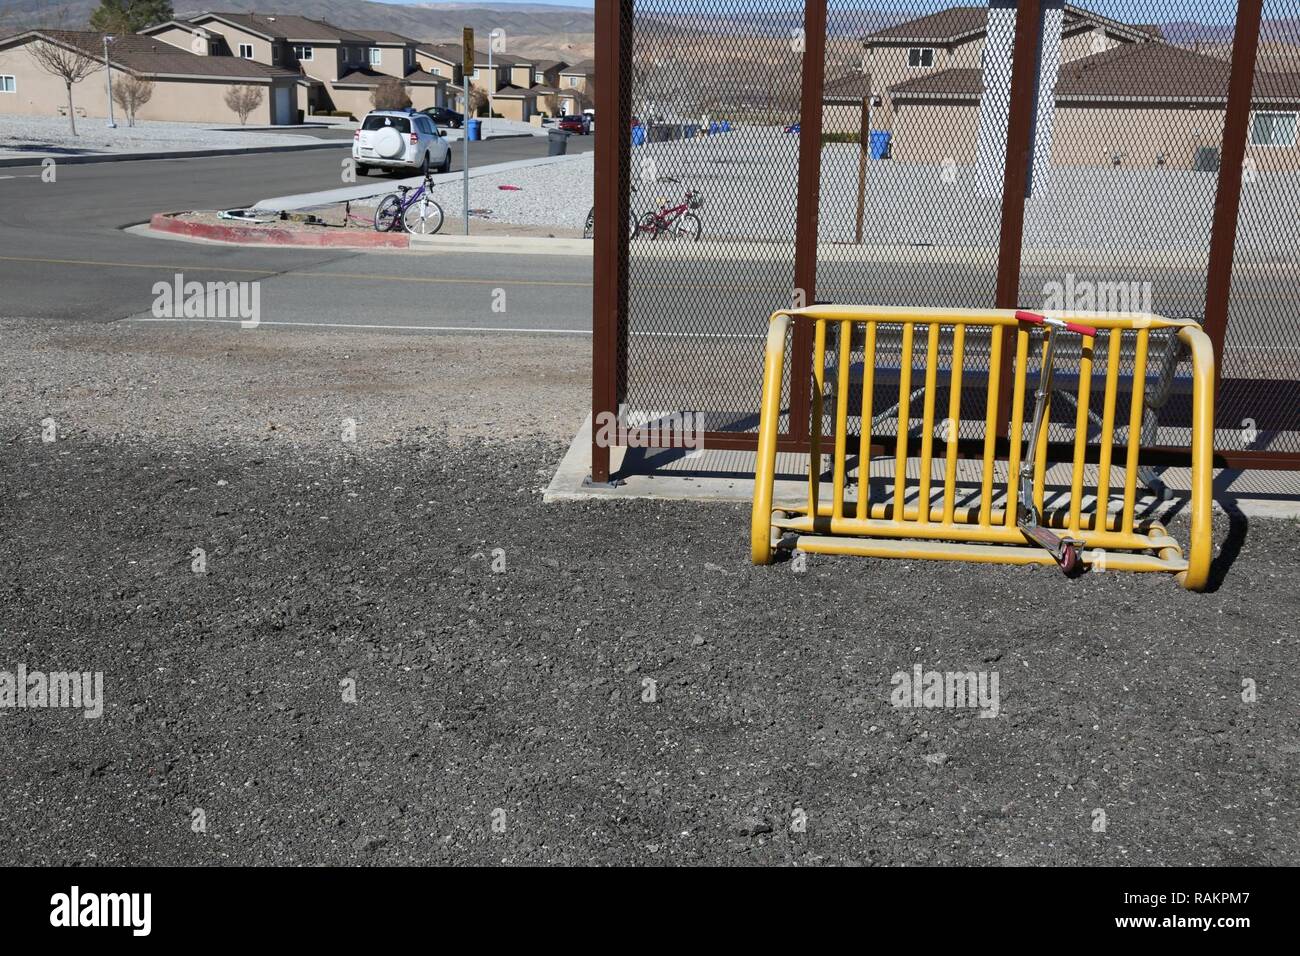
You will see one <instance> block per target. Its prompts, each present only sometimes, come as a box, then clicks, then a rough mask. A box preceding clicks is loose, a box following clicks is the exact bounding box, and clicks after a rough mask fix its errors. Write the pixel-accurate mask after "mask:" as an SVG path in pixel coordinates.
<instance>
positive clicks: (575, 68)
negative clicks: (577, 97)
mask: <svg viewBox="0 0 1300 956" xmlns="http://www.w3.org/2000/svg"><path fill="white" fill-rule="evenodd" d="M558 80H559V82H558V83H557V84H556V85H557V86H559V88H560V89H562V90H564V91H566V92H578V93H585V94H587V95H588V96H591V95H593V94H594V93H595V92H596V88H595V83H596V61H595V60H583V61H582V62H581V63H574V64H573V65H572V66H566V67H564V68H563V69H561V70H560V71H559V75H558Z"/></svg>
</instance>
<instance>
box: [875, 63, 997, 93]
mask: <svg viewBox="0 0 1300 956" xmlns="http://www.w3.org/2000/svg"><path fill="white" fill-rule="evenodd" d="M889 92H890V93H891V94H893V95H894V96H898V95H899V94H903V95H905V96H975V97H978V96H979V95H980V94H981V93H983V92H984V76H983V74H982V72H981V71H980V70H978V69H965V68H963V69H955V70H938V71H936V72H934V73H927V74H925V76H918V77H915V78H914V79H910V80H904V81H903V82H902V83H895V84H894V85H893V86H891V87H890V88H889Z"/></svg>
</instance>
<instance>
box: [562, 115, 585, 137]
mask: <svg viewBox="0 0 1300 956" xmlns="http://www.w3.org/2000/svg"><path fill="white" fill-rule="evenodd" d="M559 127H560V129H562V130H564V132H566V133H577V134H578V135H579V136H586V135H587V134H588V133H590V132H591V126H590V125H589V123H588V120H587V117H586V116H563V117H561V118H560V123H559Z"/></svg>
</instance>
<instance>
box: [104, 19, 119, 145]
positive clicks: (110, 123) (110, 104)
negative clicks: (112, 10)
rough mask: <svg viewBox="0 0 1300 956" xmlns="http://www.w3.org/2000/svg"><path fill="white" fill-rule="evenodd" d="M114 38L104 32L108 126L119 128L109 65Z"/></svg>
mask: <svg viewBox="0 0 1300 956" xmlns="http://www.w3.org/2000/svg"><path fill="white" fill-rule="evenodd" d="M112 39H113V37H112V35H110V34H107V33H105V34H104V74H105V76H107V77H108V128H109V129H117V123H116V121H115V120H114V119H113V68H112V67H111V66H109V65H108V43H109V41H110V40H112Z"/></svg>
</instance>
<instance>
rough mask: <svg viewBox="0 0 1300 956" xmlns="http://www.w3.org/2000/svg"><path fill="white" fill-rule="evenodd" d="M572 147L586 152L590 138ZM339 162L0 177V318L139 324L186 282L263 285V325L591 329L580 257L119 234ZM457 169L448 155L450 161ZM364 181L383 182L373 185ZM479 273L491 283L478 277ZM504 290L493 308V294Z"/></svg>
mask: <svg viewBox="0 0 1300 956" xmlns="http://www.w3.org/2000/svg"><path fill="white" fill-rule="evenodd" d="M570 145H571V147H573V148H575V149H589V148H590V146H591V139H590V137H585V138H584V137H573V138H572V139H571V140H570ZM545 149H546V142H545V140H543V139H533V138H528V139H522V138H520V139H502V140H494V141H487V142H481V143H473V144H471V160H470V161H471V163H472V164H488V163H500V162H508V161H510V160H517V159H524V158H527V157H530V156H538V155H544V152H545ZM346 155H347V154H346V152H345V151H344V149H343V148H342V147H340V149H339V151H337V152H336V151H334V150H312V151H306V152H301V153H266V154H250V155H243V156H223V157H212V158H206V159H203V158H192V159H183V160H157V161H146V162H122V163H99V164H92V165H84V166H75V165H72V166H62V167H58V168H57V170H56V175H57V179H56V180H55V181H54V182H52V183H51V182H43V181H42V179H41V178H40V167H39V166H38V167H13V168H10V169H7V170H5V171H4V173H3V175H0V314H3V315H6V316H8V317H12V318H33V319H42V320H79V321H86V320H92V321H94V320H99V321H105V322H110V321H118V320H121V319H125V318H129V317H132V316H146V315H147V314H148V313H149V311H150V307H151V305H152V303H153V299H154V295H153V291H152V290H153V286H154V283H155V282H158V281H160V280H166V281H170V280H171V279H172V276H173V275H174V274H175V273H178V272H180V273H183V274H184V276H185V279H186V281H194V280H197V281H199V282H209V281H223V282H225V281H231V280H238V281H252V280H258V281H259V282H260V284H261V290H260V294H261V308H262V314H263V319H264V321H265V323H266V324H267V325H273V324H274V323H276V322H283V323H303V324H319V323H324V322H327V323H342V324H356V325H389V326H420V327H436V328H441V327H457V328H462V327H463V328H495V329H546V330H568V331H573V332H585V331H587V330H589V329H590V327H591V319H590V313H591V292H590V283H591V265H590V260H589V259H585V258H581V257H573V258H570V257H560V256H546V257H540V256H532V257H510V256H504V255H501V256H492V257H490V258H487V259H485V258H484V257H482V256H479V257H470V256H468V255H448V256H432V255H427V254H418V253H399V254H394V253H391V252H384V253H363V252H350V251H340V250H300V249H270V248H250V249H241V248H237V247H231V246H221V245H211V244H206V245H201V244H194V243H187V242H175V241H163V240H157V239H153V238H148V237H142V236H137V235H133V234H130V233H124V232H123V231H122V230H123V228H124V227H127V226H131V225H135V224H139V223H142V222H145V221H147V220H148V219H149V217H150V216H151V215H152V214H153V213H155V212H159V211H162V210H170V209H192V208H225V207H231V206H239V205H250V204H252V203H253V202H255V201H257V200H258V199H262V198H265V197H267V196H274V195H284V194H287V193H295V192H307V191H312V190H319V189H328V188H332V187H335V186H338V185H340V181H339V176H340V160H341V159H342V158H343V157H344V156H346ZM453 155H454V156H455V165H454V168H457V169H459V168H460V166H459V163H460V155H461V152H460V150H459V149H456V150H454V151H453ZM372 178H373V180H374V182H375V183H376V184H380V183H381V182H382V180H381V179H380V178H379V177H372ZM489 271H490V275H488V274H486V273H487V272H489ZM498 288H500V289H504V290H505V292H506V296H505V303H506V309H505V311H504V312H501V311H494V310H493V308H492V306H493V304H494V301H496V302H499V301H500V299H499V297H498V298H497V299H496V300H494V298H493V290H495V289H498Z"/></svg>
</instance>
